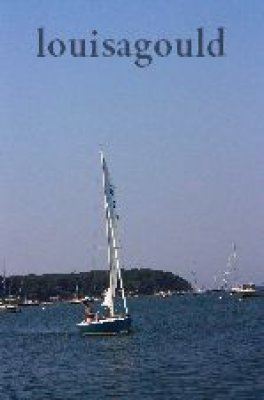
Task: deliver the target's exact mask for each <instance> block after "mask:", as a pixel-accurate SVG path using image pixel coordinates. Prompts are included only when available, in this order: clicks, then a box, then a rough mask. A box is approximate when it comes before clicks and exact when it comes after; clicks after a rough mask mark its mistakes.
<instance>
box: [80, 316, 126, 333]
mask: <svg viewBox="0 0 264 400" xmlns="http://www.w3.org/2000/svg"><path fill="white" fill-rule="evenodd" d="M131 322H132V320H131V317H129V316H125V317H111V318H106V319H100V320H99V321H92V322H85V321H83V322H81V323H79V324H77V326H78V327H79V329H80V332H81V334H83V335H119V334H127V333H129V332H130V330H131Z"/></svg>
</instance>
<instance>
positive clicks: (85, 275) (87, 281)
mask: <svg viewBox="0 0 264 400" xmlns="http://www.w3.org/2000/svg"><path fill="white" fill-rule="evenodd" d="M108 276H109V275H108V271H105V270H91V271H89V272H79V273H70V274H66V273H61V274H58V273H54V274H43V275H35V274H29V275H26V276H22V275H14V276H10V277H7V278H4V277H1V282H2V285H1V297H4V296H7V295H12V296H16V297H18V296H19V297H27V298H30V299H38V300H40V301H46V300H49V299H50V298H53V297H54V298H55V297H56V298H58V299H60V300H64V299H70V298H72V297H73V296H74V295H76V292H77V294H78V296H80V297H82V296H85V295H86V296H101V295H102V293H103V291H104V290H105V289H106V288H107V287H108ZM123 279H124V283H125V289H126V292H127V294H132V295H133V294H138V295H143V294H145V295H150V294H154V293H156V292H159V291H172V292H174V291H190V290H192V287H191V284H190V283H189V282H188V281H186V280H185V279H183V278H181V277H180V276H178V275H175V274H173V273H172V272H166V271H162V270H153V269H150V268H142V269H138V268H133V269H130V270H123Z"/></svg>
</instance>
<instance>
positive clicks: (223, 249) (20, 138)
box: [0, 0, 264, 285]
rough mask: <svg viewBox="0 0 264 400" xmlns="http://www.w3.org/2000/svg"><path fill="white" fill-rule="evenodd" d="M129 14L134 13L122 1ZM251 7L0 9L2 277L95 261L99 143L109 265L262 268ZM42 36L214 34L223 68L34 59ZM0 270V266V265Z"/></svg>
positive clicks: (210, 273)
mask: <svg viewBox="0 0 264 400" xmlns="http://www.w3.org/2000/svg"><path fill="white" fill-rule="evenodd" d="M131 3H133V4H131ZM263 21H264V3H263V2H262V1H256V0H255V1H254V0H253V1H250V2H247V1H234V0H233V1H232V0H231V1H226V2H223V1H221V2H220V1H219V2H217V1H209V0H206V1H203V2H198V1H194V0H193V1H191V0H189V1H166V2H164V1H161V0H156V1H155V0H152V1H149V0H146V1H143V2H142V1H139V0H136V1H133V2H130V1H120V0H116V1H114V0H111V1H101V0H99V1H83V0H76V1H67V0H64V1H63V2H61V1H58V0H54V1H36V0H28V1H26V2H21V1H17V0H16V1H12V2H10V1H7V0H6V1H5V0H2V1H1V2H0V46H1V47H0V57H1V62H0V71H1V74H0V88H1V91H0V145H1V152H0V191H1V196H0V223H1V230H0V232H1V233H0V260H1V258H2V259H3V258H4V257H5V258H6V264H7V273H8V274H9V275H10V274H26V273H36V274H39V273H45V272H71V271H74V270H76V271H86V270H89V269H90V268H103V267H104V266H105V257H106V251H105V239H104V225H103V211H102V205H103V202H102V188H101V176H100V172H101V171H100V159H99V154H98V153H99V146H100V144H102V145H103V147H104V150H105V155H106V159H107V161H108V164H109V168H110V171H111V174H112V177H113V180H114V183H115V184H116V186H117V202H118V205H119V213H120V216H121V218H120V236H121V242H122V250H123V263H124V265H126V266H127V267H130V266H134V267H135V266H137V267H150V268H161V269H165V270H169V271H172V272H175V273H178V274H180V275H181V276H183V277H185V278H187V279H190V278H191V275H190V271H192V270H195V271H196V272H197V278H198V281H199V283H200V284H206V285H212V284H213V279H214V275H215V274H217V273H218V272H220V271H225V269H226V263H227V258H228V255H229V253H230V251H231V244H232V242H233V241H235V242H236V244H237V252H238V259H237V266H238V277H237V278H238V279H240V280H243V281H255V282H258V283H262V282H263V281H264V277H263V275H264V274H263V271H264V268H263V265H264V246H263V239H264V224H263V222H264V211H263V209H264V208H263V207H264V201H263V199H264V168H263V153H264V152H263V150H264V136H263V135H264V132H263V122H264V113H263V104H264V102H263V93H264V74H263V71H264V48H263V37H264V35H263ZM39 27H43V28H44V29H45V35H46V36H45V39H46V40H47V41H48V40H52V39H53V38H55V37H59V38H66V39H67V38H74V37H75V38H81V37H86V38H87V40H89V39H91V31H92V30H93V29H96V30H97V32H98V38H99V39H100V38H101V39H102V38H108V37H114V38H116V39H120V38H127V39H128V40H130V41H131V42H132V43H133V41H135V39H137V38H146V39H150V40H151V39H152V40H154V39H155V40H157V39H159V38H162V37H165V38H168V39H171V40H172V39H174V38H189V37H192V38H195V35H196V29H197V28H199V27H204V29H205V32H206V35H207V37H209V38H210V39H211V38H214V37H215V36H216V34H217V28H218V27H224V28H225V52H226V56H225V57H222V58H217V57H216V58H211V57H205V58H200V59H199V58H195V57H193V58H180V57H177V56H176V55H170V56H169V57H167V58H165V57H164V58H158V57H157V56H156V57H154V59H153V63H152V64H151V65H150V66H149V67H146V68H142V69H141V68H138V67H137V66H135V64H134V60H135V59H134V58H133V57H131V58H129V59H127V58H126V57H123V58H119V57H109V58H103V57H98V58H93V59H92V58H84V59H80V58H72V57H70V56H68V55H66V56H64V57H61V58H59V57H58V58H52V57H46V58H38V57H36V53H37V29H38V28H39ZM0 271H1V261H0Z"/></svg>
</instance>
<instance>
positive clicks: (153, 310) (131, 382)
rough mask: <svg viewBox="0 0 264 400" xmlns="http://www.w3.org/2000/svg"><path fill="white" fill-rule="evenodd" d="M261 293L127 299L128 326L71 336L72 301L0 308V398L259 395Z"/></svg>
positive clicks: (77, 313)
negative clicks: (127, 331)
mask: <svg viewBox="0 0 264 400" xmlns="http://www.w3.org/2000/svg"><path fill="white" fill-rule="evenodd" d="M263 306H264V298H260V299H245V300H243V301H238V299H234V298H232V297H228V296H226V297H225V298H223V299H222V300H220V299H219V297H218V295H213V294H211V295H199V296H193V295H186V296H178V297H177V296H175V297H170V298H166V299H158V298H154V297H148V298H137V299H131V300H130V309H131V313H132V314H133V318H134V333H133V334H132V335H130V336H123V337H101V338H100V337H96V338H93V337H86V338H83V337H81V336H80V335H79V333H78V330H77V328H76V327H75V323H76V322H79V321H80V320H81V317H82V311H83V309H82V306H81V305H64V304H61V305H50V306H46V308H45V309H44V310H42V308H41V307H36V308H34V307H33V308H27V309H26V308H24V309H23V310H22V313H20V314H4V313H2V314H0V350H1V365H0V389H1V394H0V399H1V400H7V399H8V400H9V399H10V400H11V399H12V400H16V399H17V400H24V399H32V400H35V399H36V400H45V399H54V400H55V399H58V400H59V399H65V400H70V399H74V400H83V399H86V400H87V399H93V400H96V399H108V398H109V399H124V400H127V399H128V400H130V399H133V400H134V399H138V400H140V399H151V400H152V399H166V400H167V399H168V400H169V399H188V400H189V399H191V400H193V399H194V400H195V399H202V400H205V399H208V400H209V399H210V400H211V399H217V400H218V399H225V400H227V399H228V400H229V399H246V400H250V399H257V400H258V399H259V400H260V399H263V392H264V360H263V337H264V327H263Z"/></svg>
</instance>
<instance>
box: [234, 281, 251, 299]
mask: <svg viewBox="0 0 264 400" xmlns="http://www.w3.org/2000/svg"><path fill="white" fill-rule="evenodd" d="M231 293H233V294H238V295H240V296H241V297H255V296H258V292H257V289H256V285H255V284H254V283H243V284H242V285H239V286H237V287H233V288H232V289H231Z"/></svg>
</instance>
